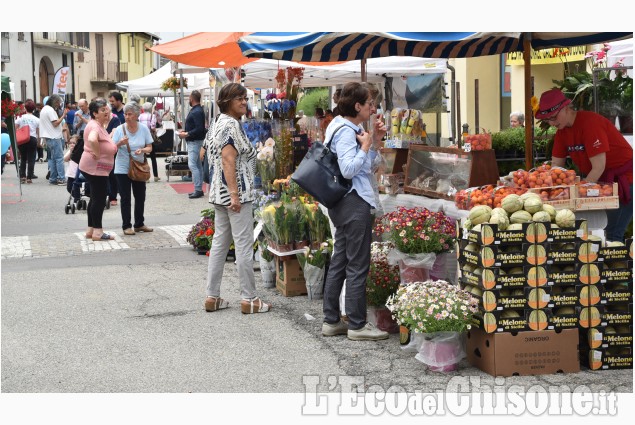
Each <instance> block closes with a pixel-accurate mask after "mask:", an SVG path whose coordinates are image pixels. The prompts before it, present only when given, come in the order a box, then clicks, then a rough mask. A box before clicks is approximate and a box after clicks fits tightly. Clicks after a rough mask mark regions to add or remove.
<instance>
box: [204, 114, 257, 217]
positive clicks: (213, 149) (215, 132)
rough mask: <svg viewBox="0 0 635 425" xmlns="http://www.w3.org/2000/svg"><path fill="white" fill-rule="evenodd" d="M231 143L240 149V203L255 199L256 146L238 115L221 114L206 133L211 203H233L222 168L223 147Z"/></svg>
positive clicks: (237, 179) (237, 161)
mask: <svg viewBox="0 0 635 425" xmlns="http://www.w3.org/2000/svg"><path fill="white" fill-rule="evenodd" d="M227 145H232V146H233V147H234V148H235V149H236V151H237V152H238V156H237V157H236V184H237V186H238V196H239V198H240V203H241V204H244V203H246V202H252V201H253V200H254V198H255V196H254V176H255V174H256V154H257V151H256V148H255V147H254V146H253V145H252V144H251V142H250V141H249V139H248V138H247V135H246V134H245V132H244V130H243V127H242V125H241V123H240V122H239V121H238V120H236V119H235V118H233V117H231V116H229V115H226V114H220V115H219V116H218V118H217V120H216V122H215V123H214V125H213V126H212V127H211V128H210V129H209V131H208V132H207V136H206V137H205V146H206V147H207V156H208V160H209V164H210V191H209V202H210V203H211V204H217V205H225V206H228V205H230V204H231V199H230V196H229V189H228V188H227V181H226V180H225V173H224V171H223V159H222V155H221V151H222V149H223V148H224V147H225V146H227Z"/></svg>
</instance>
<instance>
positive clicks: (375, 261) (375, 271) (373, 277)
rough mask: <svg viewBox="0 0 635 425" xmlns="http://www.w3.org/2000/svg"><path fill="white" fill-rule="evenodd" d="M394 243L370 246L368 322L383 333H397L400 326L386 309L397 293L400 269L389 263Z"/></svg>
mask: <svg viewBox="0 0 635 425" xmlns="http://www.w3.org/2000/svg"><path fill="white" fill-rule="evenodd" d="M394 247H395V246H394V244H393V243H392V242H373V243H372V244H371V246H370V269H369V271H368V278H367V281H366V302H367V304H368V310H369V313H368V320H369V321H371V322H372V323H374V324H375V326H376V327H377V328H378V329H381V330H382V331H386V332H390V333H397V332H399V325H398V324H397V322H395V320H394V319H393V318H392V314H391V312H390V310H388V308H386V301H387V300H388V297H390V296H391V295H393V294H394V293H396V292H397V289H398V288H399V283H400V281H401V279H400V277H399V267H398V266H396V265H391V264H390V263H389V262H388V253H389V252H390V251H391V250H392V249H394Z"/></svg>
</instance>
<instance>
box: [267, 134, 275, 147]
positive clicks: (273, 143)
mask: <svg viewBox="0 0 635 425" xmlns="http://www.w3.org/2000/svg"><path fill="white" fill-rule="evenodd" d="M275 145H276V141H275V140H273V139H272V138H271V137H270V138H268V139H267V140H265V146H266V147H268V148H273V147H274V146H275Z"/></svg>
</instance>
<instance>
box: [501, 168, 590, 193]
mask: <svg viewBox="0 0 635 425" xmlns="http://www.w3.org/2000/svg"><path fill="white" fill-rule="evenodd" d="M513 179H514V186H516V187H520V188H523V189H533V188H536V187H553V186H571V185H574V184H575V183H576V181H578V179H579V178H578V177H577V176H576V174H575V171H574V170H567V169H565V168H561V167H552V166H551V165H550V164H546V163H545V164H543V165H541V166H539V167H536V168H533V169H531V170H529V171H525V170H517V171H514V172H513Z"/></svg>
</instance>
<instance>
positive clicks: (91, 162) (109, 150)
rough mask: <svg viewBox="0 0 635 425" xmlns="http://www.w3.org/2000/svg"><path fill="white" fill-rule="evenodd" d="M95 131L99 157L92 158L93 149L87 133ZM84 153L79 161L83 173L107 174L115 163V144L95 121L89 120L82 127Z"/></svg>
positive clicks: (92, 174)
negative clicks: (83, 127) (84, 126)
mask: <svg viewBox="0 0 635 425" xmlns="http://www.w3.org/2000/svg"><path fill="white" fill-rule="evenodd" d="M93 131H97V139H98V140H99V158H97V159H94V158H93V155H92V154H93V151H92V149H91V148H90V142H88V137H89V135H90V134H91V133H92V132H93ZM84 140H86V142H85V143H84V153H82V158H81V160H80V161H79V169H80V170H81V171H82V172H83V173H88V174H90V175H91V176H107V175H108V174H110V171H111V170H112V169H113V167H114V165H115V153H117V145H115V143H114V142H113V141H112V139H111V138H110V135H109V134H108V133H107V132H106V129H105V128H103V127H102V126H101V125H100V124H99V123H98V122H97V121H95V120H90V122H89V123H88V124H86V129H84Z"/></svg>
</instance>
